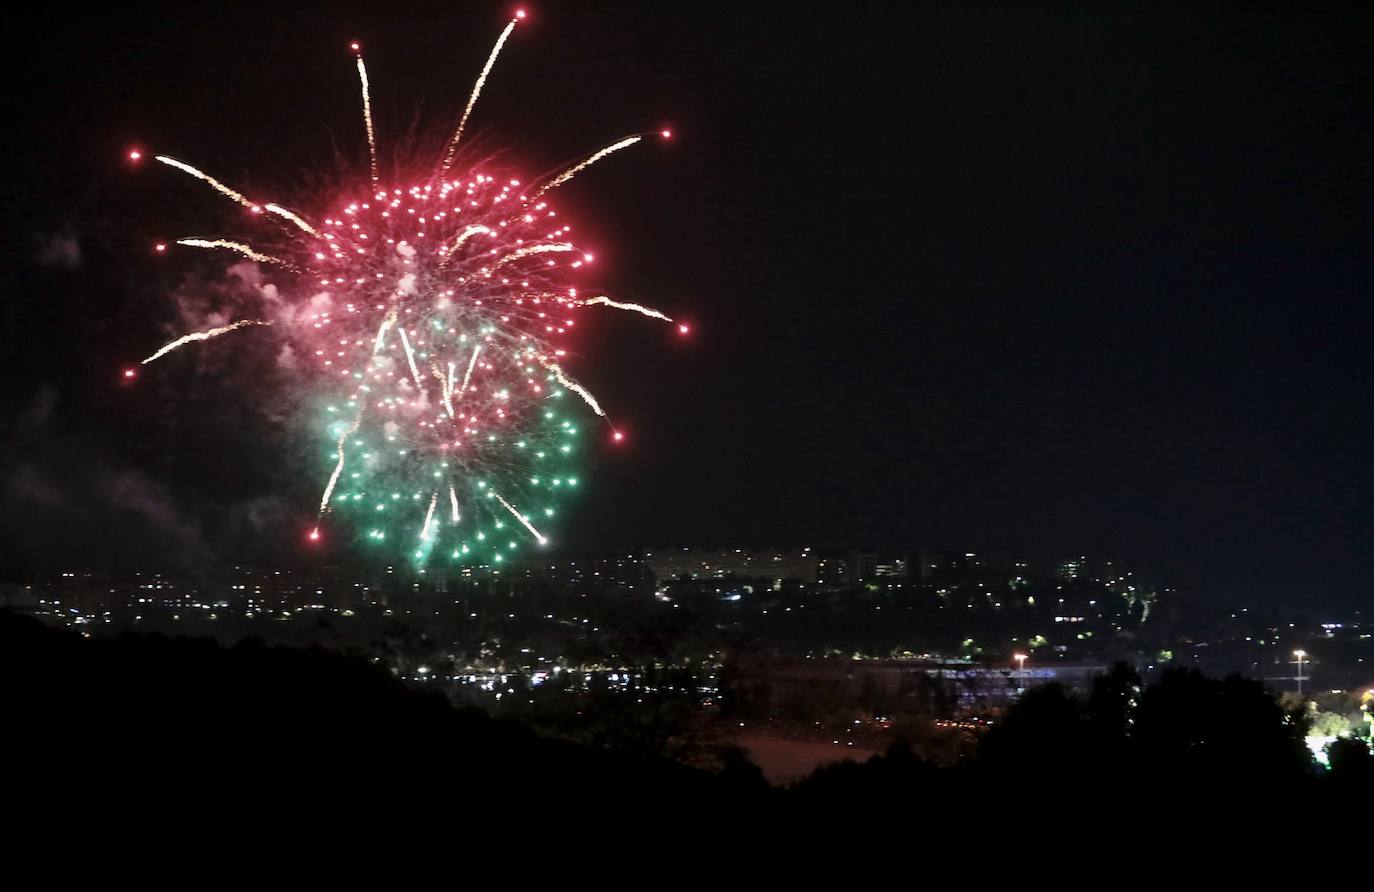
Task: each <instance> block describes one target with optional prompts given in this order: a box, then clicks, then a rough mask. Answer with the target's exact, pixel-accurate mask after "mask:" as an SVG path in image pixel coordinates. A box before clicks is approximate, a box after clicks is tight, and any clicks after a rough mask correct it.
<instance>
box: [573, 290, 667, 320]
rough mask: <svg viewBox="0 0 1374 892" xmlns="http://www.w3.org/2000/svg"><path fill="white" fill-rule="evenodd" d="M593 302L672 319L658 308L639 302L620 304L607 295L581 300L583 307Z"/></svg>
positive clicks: (658, 317) (656, 317)
mask: <svg viewBox="0 0 1374 892" xmlns="http://www.w3.org/2000/svg"><path fill="white" fill-rule="evenodd" d="M593 304H604V305H605V306H608V307H613V308H615V309H617V310H629V311H631V312H634V313H639V314H641V315H644V316H651V317H653V318H654V319H662V320H663V321H664V322H672V321H673V319H672V317H671V316H665V315H663V314H662V313H660V312H659V311H658V310H655V309H653V308H652V307H645V306H640V305H639V304H622V303H620V302H619V301H614V300H611V299H610V298H609V297H606V296H605V295H602V296H601V297H593V298H592V299H590V300H584V301H583V302H582V305H583V306H584V307H590V306H592V305H593Z"/></svg>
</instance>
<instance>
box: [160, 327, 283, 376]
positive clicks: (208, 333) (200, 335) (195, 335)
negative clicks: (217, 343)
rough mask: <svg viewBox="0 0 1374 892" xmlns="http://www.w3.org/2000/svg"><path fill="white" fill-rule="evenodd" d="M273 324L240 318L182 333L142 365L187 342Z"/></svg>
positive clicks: (206, 339)
mask: <svg viewBox="0 0 1374 892" xmlns="http://www.w3.org/2000/svg"><path fill="white" fill-rule="evenodd" d="M271 324H272V323H271V322H268V321H265V320H262V319H240V320H239V321H238V322H235V323H233V324H231V325H221V326H220V327H219V328H210V329H206V330H205V331H197V332H192V333H191V334H187V335H182V336H181V337H179V338H177V339H176V340H175V341H172V342H171V343H168V344H163V345H162V347H160V348H159V349H158V351H157V352H156V353H154V354H153V355H152V356H149V357H148V358H147V359H145V360H143V362H141V363H140V365H147V364H148V363H150V362H153V361H155V360H158V359H161V358H162V357H164V356H166V355H167V354H168V353H171V352H172V351H173V350H175V349H177V348H178V347H182V346H184V345H186V344H190V343H193V342H195V341H208V340H210V339H211V338H217V337H219V336H220V335H225V334H228V333H229V332H231V331H238V330H239V329H240V328H246V327H247V326H249V325H271Z"/></svg>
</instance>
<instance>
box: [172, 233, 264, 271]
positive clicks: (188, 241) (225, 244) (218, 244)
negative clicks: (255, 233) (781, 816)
mask: <svg viewBox="0 0 1374 892" xmlns="http://www.w3.org/2000/svg"><path fill="white" fill-rule="evenodd" d="M177 244H178V245H185V246H186V247H188V248H224V249H226V250H229V251H237V252H238V253H240V254H242V255H243V256H244V257H247V258H248V259H249V260H256V261H258V262H259V263H275V264H278V265H279V266H286V261H284V260H282V259H281V258H279V257H268V256H267V255H266V254H260V253H258V252H257V251H254V250H253V249H252V248H250V247H248V246H247V245H245V244H242V243H241V242H231V241H229V240H228V239H222V238H217V239H203V238H181V239H177Z"/></svg>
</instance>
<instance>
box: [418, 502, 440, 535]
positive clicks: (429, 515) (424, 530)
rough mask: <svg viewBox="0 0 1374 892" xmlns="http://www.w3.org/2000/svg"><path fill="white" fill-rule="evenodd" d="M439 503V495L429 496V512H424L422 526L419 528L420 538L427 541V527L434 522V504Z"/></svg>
mask: <svg viewBox="0 0 1374 892" xmlns="http://www.w3.org/2000/svg"><path fill="white" fill-rule="evenodd" d="M438 501H439V494H438V493H437V492H436V493H431V494H430V496H429V510H428V511H426V512H425V523H424V526H422V527H420V538H421V539H424V540H425V541H426V542H428V541H429V525H430V523H431V522H432V521H433V520H434V504H435V503H436V502H438Z"/></svg>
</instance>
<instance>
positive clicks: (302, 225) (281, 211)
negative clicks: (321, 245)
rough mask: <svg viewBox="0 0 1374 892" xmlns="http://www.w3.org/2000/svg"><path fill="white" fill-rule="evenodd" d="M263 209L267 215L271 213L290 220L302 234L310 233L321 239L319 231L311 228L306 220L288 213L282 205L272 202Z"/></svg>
mask: <svg viewBox="0 0 1374 892" xmlns="http://www.w3.org/2000/svg"><path fill="white" fill-rule="evenodd" d="M262 207H263V210H265V211H267V213H269V214H276V215H277V216H278V217H283V218H285V219H287V220H290V221H291V222H292V223H294V224H295V225H296V226H297V227H298V228H299V229H300V230H301V231H302V232H308V233H310V234H311V235H313V236H314V237H315V238H319V237H320V233H319V230H317V229H316V228H315V227H313V226H311V225H310V224H309V223H307V222H305V221H304V220H302V219H301V218H300V217H297V216H296V215H295V214H293V213H291V212H290V211H288V210H287V209H286V208H284V207H282V206H281V205H279V204H272V203H271V202H268V203H267V204H265V205H263V206H262Z"/></svg>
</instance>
